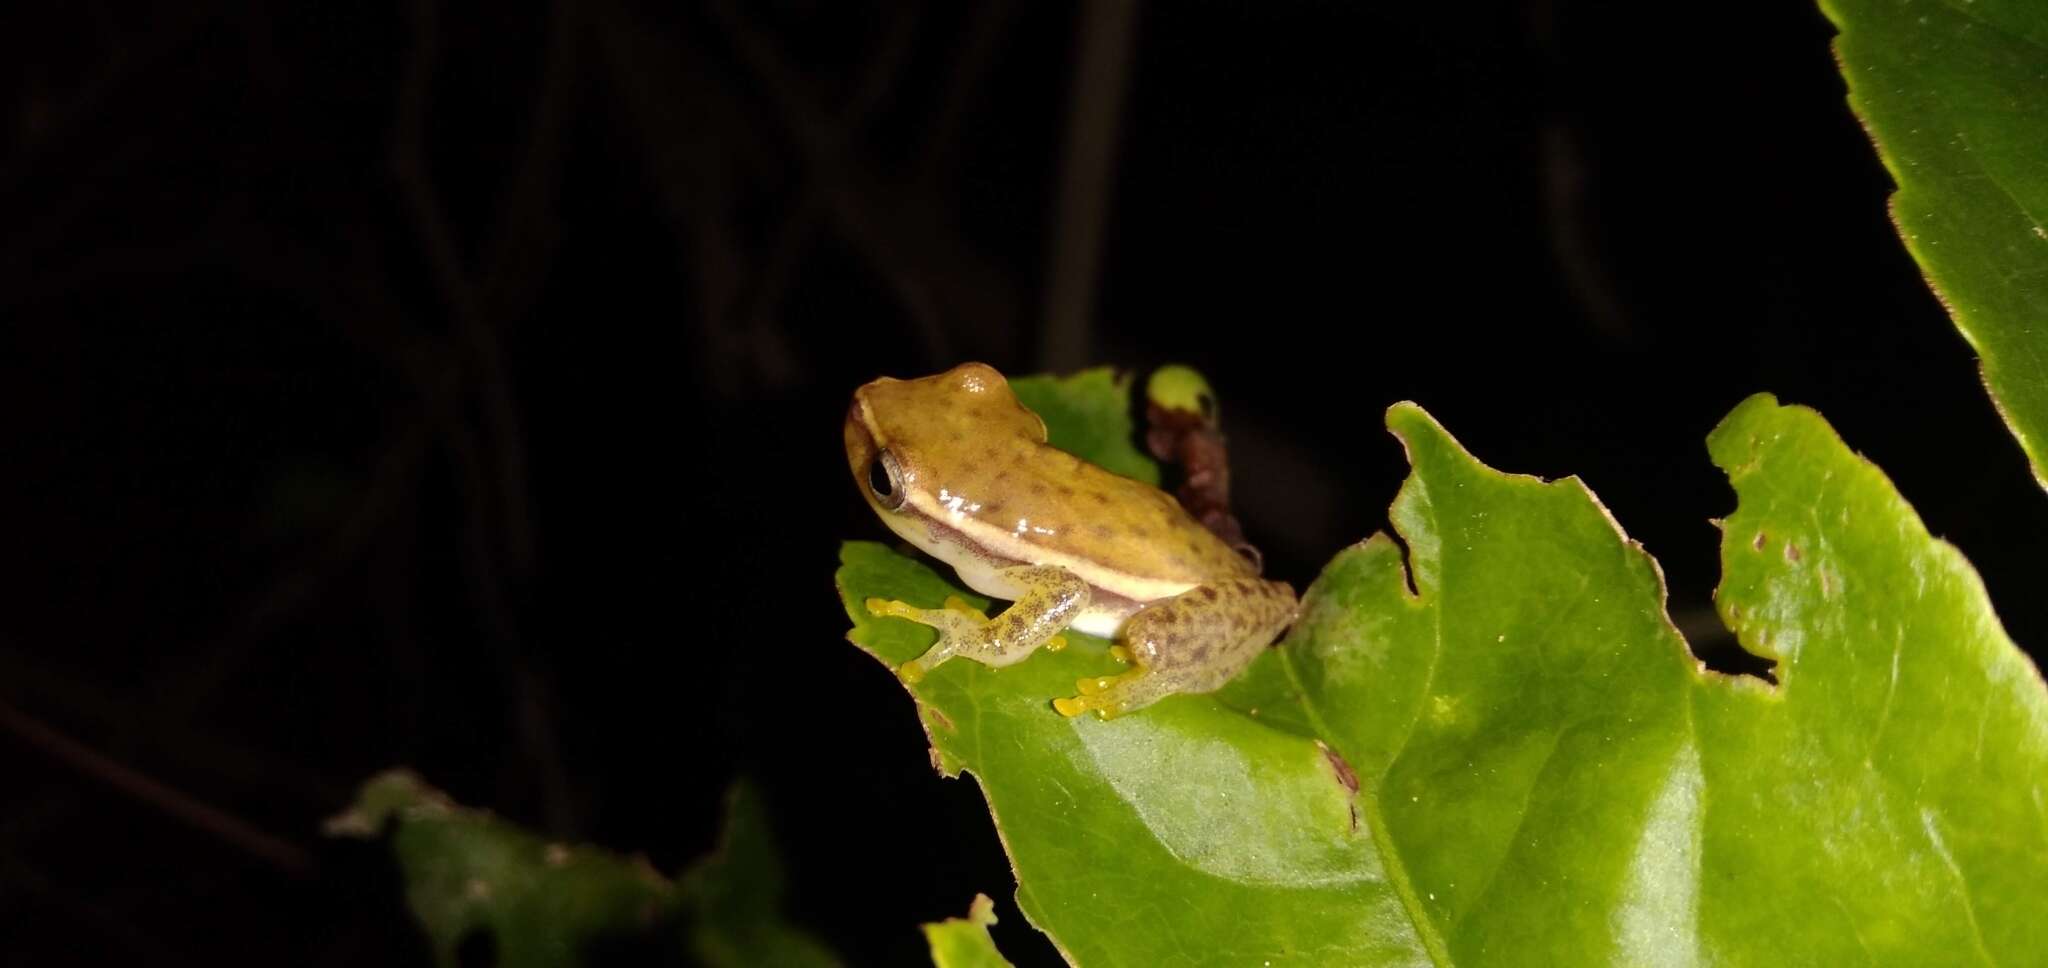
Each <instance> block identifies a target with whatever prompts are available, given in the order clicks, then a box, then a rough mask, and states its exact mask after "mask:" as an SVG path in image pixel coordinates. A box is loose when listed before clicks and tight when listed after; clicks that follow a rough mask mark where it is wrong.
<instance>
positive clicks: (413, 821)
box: [326, 769, 838, 968]
mask: <svg viewBox="0 0 2048 968" xmlns="http://www.w3.org/2000/svg"><path fill="white" fill-rule="evenodd" d="M326 829H327V832H328V833H329V834H330V835H333V836H345V837H357V838H361V839H366V840H368V839H375V838H377V837H379V836H381V835H382V834H383V833H384V832H385V831H386V830H387V829H388V830H389V831H390V836H391V846H392V851H393V853H394V854H395V855H396V857H397V859H398V865H399V870H400V872H401V874H402V875H403V877H404V879H405V892H406V901H407V903H408V904H409V905H410V906H411V908H412V911H413V915H414V916H415V917H417V918H418V919H419V922H420V927H421V928H422V929H424V930H425V932H426V934H427V938H428V940H429V942H430V943H431V944H432V947H433V950H434V956H435V958H436V960H437V961H438V962H439V963H440V964H442V965H444V966H452V965H455V964H457V963H458V962H457V957H456V955H457V951H458V950H459V949H460V948H461V947H462V946H463V945H464V944H465V943H467V942H468V941H469V940H470V939H471V938H472V937H474V936H477V935H479V934H482V935H485V936H488V937H489V939H490V940H491V942H492V951H493V952H494V961H493V963H494V964H496V965H498V966H500V968H551V966H567V965H580V964H583V963H585V960H586V958H588V957H589V955H590V954H591V951H592V948H593V946H594V945H599V944H604V943H609V942H616V941H620V940H638V941H641V942H644V943H648V944H649V945H651V946H652V948H653V949H654V950H661V949H662V948H663V945H662V944H661V942H662V941H663V940H664V939H665V937H666V936H668V935H670V934H672V933H673V932H674V931H675V930H677V928H678V927H680V928H681V929H682V930H683V931H684V932H685V933H686V935H687V939H688V947H689V949H690V950H691V951H692V952H693V953H694V954H695V955H696V957H697V958H698V959H699V961H700V962H701V963H703V964H705V965H708V966H711V968H728V966H742V965H759V964H775V965H788V966H792V968H810V966H829V965H836V964H837V963H838V962H837V960H836V959H834V958H833V957H832V956H831V955H830V953H829V952H827V951H826V950H825V949H824V948H823V947H821V946H820V945H819V944H818V943H817V942H816V941H813V940H812V939H811V938H810V937H808V936H807V935H805V934H804V933H803V932H801V931H798V930H796V929H795V928H793V927H791V926H790V925H788V924H787V923H786V922H784V921H783V920H782V919H781V917H780V915H779V914H778V913H777V907H778V905H779V903H780V896H781V875H780V867H779V862H778V860H777V858H776V855H775V850H774V845H773V843H772V842H771V841H770V840H769V839H768V834H767V829H766V827H765V826H764V825H763V823H762V821H761V817H760V805H759V802H758V798H757V797H756V795H755V794H754V793H753V792H752V790H751V788H749V787H747V786H746V785H744V784H741V785H737V786H735V787H734V789H733V791H732V794H731V799H730V802H729V804H728V810H727V817H726V832H725V842H724V844H723V845H722V846H721V848H720V849H719V851H718V852H717V853H715V854H713V855H712V856H711V857H709V858H706V859H705V860H704V861H702V862H701V863H700V864H699V865H698V866H697V867H696V868H695V869H693V870H691V871H690V872H689V873H687V874H686V875H684V877H683V878H682V880H681V882H680V884H678V883H674V882H671V881H670V880H669V879H668V878H665V877H663V876H662V875H661V874H659V873H657V872H656V871H655V870H654V869H653V868H652V867H650V866H648V864H647V862H646V861H645V860H644V859H641V858H638V857H632V858H628V857H623V856H620V855H618V854H615V853H612V852H610V851H607V850H604V849H601V848H597V847H589V846H584V845H570V844H560V843H552V842H549V841H547V840H546V839H544V838H542V837H539V836H537V835H535V834H534V833H532V832H531V831H528V830H526V829H525V828H522V827H520V826H518V825H516V824H512V823H508V822H506V821H504V820H501V819H499V818H497V817H496V816H493V815H492V814H490V813H489V812H487V811H483V810H474V809H469V808H465V807H461V806H458V805H457V804H456V803H455V802H454V801H452V800H450V799H449V798H448V797H447V796H446V795H445V794H443V793H441V792H440V791H439V790H436V789H434V788H433V787H431V786H428V785H427V784H426V783H425V782H424V781H422V780H421V779H420V778H419V777H417V776H415V775H414V774H413V773H411V772H410V771H407V770H402V769H400V770H388V771H386V772H384V773H380V774H378V775H377V776H375V777H372V778H371V779H370V780H369V781H368V782H367V783H365V784H364V785H363V789H362V792H361V793H360V794H359V795H358V797H357V800H356V804H355V806H353V807H351V808H349V809H348V810H347V811H346V812H344V813H342V814H340V815H339V816H336V817H334V818H333V819H331V820H329V821H328V822H327V825H326Z"/></svg>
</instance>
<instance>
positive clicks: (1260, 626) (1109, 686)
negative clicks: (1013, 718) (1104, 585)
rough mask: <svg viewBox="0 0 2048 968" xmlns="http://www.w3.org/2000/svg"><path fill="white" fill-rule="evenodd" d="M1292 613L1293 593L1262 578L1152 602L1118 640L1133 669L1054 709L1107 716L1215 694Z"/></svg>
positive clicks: (1083, 687)
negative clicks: (1174, 698) (1177, 697)
mask: <svg viewBox="0 0 2048 968" xmlns="http://www.w3.org/2000/svg"><path fill="white" fill-rule="evenodd" d="M1294 615H1295V600H1294V590H1293V589H1292V588H1289V587H1287V586H1286V585H1284V584H1282V583H1280V582H1274V581H1265V580H1263V579H1259V578H1230V579H1224V580H1222V581H1217V582H1212V583H1210V584H1207V585H1201V586H1198V587H1196V588H1193V589H1191V590H1189V591H1186V592H1183V593H1182V594H1180V595H1176V596H1174V597H1173V598H1169V599H1166V600H1164V601H1160V602H1154V603H1152V604H1151V605H1148V606H1146V607H1145V608H1144V609H1143V610H1142V611H1140V612H1138V614H1136V615H1133V616H1131V620H1130V621H1129V622H1127V623H1125V624H1124V628H1123V632H1122V634H1121V636H1120V638H1121V639H1122V640H1123V646H1124V648H1125V649H1127V650H1128V652H1129V655H1130V659H1131V668H1130V669H1129V670H1127V671H1125V672H1122V673H1119V674H1117V675H1112V676H1102V677H1099V678H1094V679H1082V680H1080V681H1079V682H1076V683H1074V689H1075V691H1076V692H1078V693H1079V695H1077V696H1074V697H1072V698H1069V699H1055V700H1053V708H1054V709H1057V710H1059V711H1060V713H1061V714H1063V715H1066V716H1079V715H1081V714H1082V713H1085V712H1090V711H1092V712H1094V713H1095V714H1096V715H1098V716H1101V717H1102V718H1104V719H1109V718H1111V717H1114V716H1119V715H1122V714H1124V713H1127V712H1132V711H1135V710H1139V709H1143V708H1145V707H1146V706H1149V705H1151V704H1153V703H1155V702H1158V701H1159V700H1160V699H1163V698H1165V697H1166V696H1169V695H1171V694H1173V693H1177V692H1213V691H1215V690H1216V689H1219V688H1221V687H1222V686H1223V684H1224V683H1226V682H1229V681H1230V680H1231V678H1232V677H1233V676H1236V675H1237V674H1238V672H1240V671H1241V670H1243V669H1244V667H1245V666H1247V665H1250V664H1251V661H1252V660H1253V659H1255V658H1258V655H1259V652H1260V650H1262V649H1264V648H1265V647H1266V645H1267V643H1270V642H1272V641H1273V638H1274V637H1275V636H1277V635H1279V634H1280V632H1281V630H1282V629H1285V628H1286V627H1287V625H1288V623H1290V622H1292V621H1294Z"/></svg>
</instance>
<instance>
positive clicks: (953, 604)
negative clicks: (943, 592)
mask: <svg viewBox="0 0 2048 968" xmlns="http://www.w3.org/2000/svg"><path fill="white" fill-rule="evenodd" d="M946 609H947V610H948V611H954V612H959V613H960V614H962V615H971V616H973V617H975V618H978V619H980V620H982V621H984V622H986V621H988V613H987V612H984V611H982V610H981V609H978V608H975V607H974V606H973V605H970V604H968V603H967V599H964V598H961V597H960V596H958V595H948V596H946Z"/></svg>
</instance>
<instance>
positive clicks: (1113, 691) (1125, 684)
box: [1052, 667, 1172, 719]
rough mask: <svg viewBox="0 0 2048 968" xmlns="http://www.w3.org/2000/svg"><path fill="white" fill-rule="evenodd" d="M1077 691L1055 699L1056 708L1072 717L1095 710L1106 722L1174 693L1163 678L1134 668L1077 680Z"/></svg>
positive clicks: (1141, 668)
mask: <svg viewBox="0 0 2048 968" xmlns="http://www.w3.org/2000/svg"><path fill="white" fill-rule="evenodd" d="M1074 691H1075V692H1078V693H1080V695H1077V696H1074V697H1072V698H1068V699H1055V700H1053V701H1052V708H1054V709H1057V710H1059V713H1060V715H1062V716H1066V717H1068V718H1072V717H1075V716H1079V715H1081V714H1082V713H1085V712H1090V711H1092V712H1094V713H1095V715H1097V716H1099V717H1101V718H1103V719H1115V718H1116V717H1118V716H1121V715H1123V714H1124V713H1127V712H1130V711H1132V710H1134V709H1142V708H1144V707H1146V706H1149V705H1151V704H1152V703H1153V702H1155V701H1157V700H1158V699H1159V698H1160V697H1161V696H1164V695H1166V693H1168V692H1170V691H1172V690H1171V689H1168V688H1166V687H1164V686H1163V685H1162V683H1161V681H1160V679H1159V677H1157V676H1154V675H1151V674H1150V673H1148V672H1147V671H1146V670H1145V669H1144V668H1143V667H1133V668H1132V669H1131V670H1130V671H1128V672H1120V673H1118V674H1116V675H1113V676H1094V677H1091V678H1087V679H1079V680H1076V681H1075V682H1074Z"/></svg>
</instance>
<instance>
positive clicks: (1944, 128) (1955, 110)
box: [1821, 0, 2048, 486]
mask: <svg viewBox="0 0 2048 968" xmlns="http://www.w3.org/2000/svg"><path fill="white" fill-rule="evenodd" d="M1821 9H1822V10H1823V11H1825V12H1826V13H1827V16H1828V19H1830V20H1832V21H1834V23H1835V26H1836V27H1837V28H1838V29H1840V31H1841V36H1840V37H1838V38H1837V39H1836V41H1835V52H1836V56H1837V58H1838V59H1839V60H1840V62H1841V65H1842V76H1843V77H1844V78H1845V79H1846V80H1847V81H1848V83H1849V104H1850V106H1851V107H1852V108H1854V109H1855V111H1856V114H1857V115H1858V116H1859V117H1861V118H1862V119H1863V124H1864V126H1865V127H1866V128H1867V129H1868V130H1869V131H1870V134H1871V137H1872V138H1873V139H1874V140H1875V141H1876V143H1877V147H1878V154H1879V156H1880V157H1881V158H1883V160H1884V164H1885V168H1886V169H1887V170H1888V171H1890V172H1891V175H1892V179H1893V180H1894V181H1896V182H1897V183H1898V186H1899V190H1898V194H1896V195H1894V196H1893V197H1892V215H1893V220H1894V221H1895V222H1896V223H1897V225H1898V228H1899V234H1900V235H1901V236H1902V237H1903V238H1904V239H1905V242H1906V248H1907V250H1908V251H1910V252H1911V253H1912V254H1913V258H1914V259H1915V260H1916V261H1918V262H1919V263H1920V267H1921V270H1922V271H1924V272H1925V273H1926V274H1927V279H1928V281H1929V282H1930V283H1931V284H1932V285H1933V287H1934V290H1935V293H1936V294H1937V295H1939V296H1940V297H1941V300H1942V302H1943V303H1944V304H1945V305H1947V307H1948V310H1949V314H1950V315H1951V316H1953V317H1954V318H1955V321H1956V326H1957V328H1959V329H1961V330H1962V333H1963V336H1964V338H1966V339H1968V340H1969V341H1970V345H1971V346H1973V347H1975V348H1976V350H1977V353H1978V354H1979V356H1981V357H1982V360H1983V368H1984V383H1985V385H1986V386H1987V387H1988V388H1989V389H1990V391H1991V395H1992V398H1993V401H1994V402H1995V403H1996V404H1997V406H1998V409H1999V412H2000V413H2001V414H2003V415H2004V417H2005V421H2006V423H2007V424H2008V425H2009V426H2011V427H2012V430H2013V434H2014V435H2015V436H2017V437H2018V438H2019V441H2020V446H2021V447H2022V448H2023V449H2025V451H2026V452H2027V458H2028V459H2029V460H2030V461H2032V462H2033V467H2034V476H2035V477H2036V478H2037V479H2039V480H2040V481H2041V482H2042V483H2043V485H2044V486H2048V329H2044V328H2043V327H2042V326H2041V325H2040V321H2041V320H2042V319H2044V318H2048V166H2044V165H2043V164H2042V159H2043V158H2048V115H2044V114H2043V112H2042V95H2043V92H2044V91H2048V80H2044V78H2048V6H2043V5H2042V4H2040V3H2037V2H2033V0H1950V2H1940V3H1928V2H1914V0H1821Z"/></svg>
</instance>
